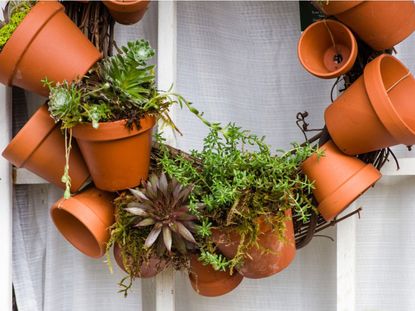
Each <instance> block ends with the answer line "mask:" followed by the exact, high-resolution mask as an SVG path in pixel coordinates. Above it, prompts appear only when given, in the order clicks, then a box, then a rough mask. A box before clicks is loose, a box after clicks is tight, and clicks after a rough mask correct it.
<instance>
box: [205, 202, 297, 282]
mask: <svg viewBox="0 0 415 311" xmlns="http://www.w3.org/2000/svg"><path fill="white" fill-rule="evenodd" d="M285 215H286V216H287V217H288V218H289V219H288V220H287V221H286V222H285V226H286V231H285V236H284V237H280V236H279V235H278V233H276V232H273V231H272V228H271V226H270V225H269V224H266V223H265V221H264V220H263V219H259V220H258V221H259V224H260V234H259V236H258V241H257V242H258V244H259V245H260V248H258V247H256V246H252V247H251V248H250V249H249V250H248V252H247V256H246V257H245V258H244V263H243V266H242V267H241V268H238V271H239V273H240V274H242V275H243V276H244V277H247V278H251V279H259V278H265V277H268V276H271V275H273V274H276V273H278V272H280V271H282V270H283V269H285V268H286V267H288V265H289V264H290V263H291V262H292V261H293V259H294V257H295V252H296V249H295V241H294V228H293V222H292V217H291V210H288V211H286V214H285ZM212 233H213V240H214V241H215V243H216V245H217V247H218V249H219V250H220V251H221V252H222V253H223V255H225V256H226V257H228V258H233V257H234V256H235V255H236V252H237V249H238V246H239V243H240V235H239V233H237V232H236V231H235V230H229V231H227V232H225V231H218V230H214V231H213V232H212Z"/></svg>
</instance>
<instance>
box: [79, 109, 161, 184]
mask: <svg viewBox="0 0 415 311" xmlns="http://www.w3.org/2000/svg"><path fill="white" fill-rule="evenodd" d="M125 124H126V120H121V121H115V122H105V123H100V124H99V128H97V129H95V128H93V127H92V125H91V124H81V125H78V126H75V127H74V128H73V136H74V137H75V138H76V141H77V142H78V145H79V148H80V149H81V153H82V155H83V156H84V159H85V162H86V164H87V166H88V169H89V171H90V173H91V176H92V179H93V181H94V183H95V186H96V187H97V188H98V189H101V190H106V191H118V190H122V189H127V188H133V187H135V186H137V185H139V184H140V182H141V181H142V180H145V179H147V177H148V170H149V166H150V151H151V130H152V128H153V126H154V124H155V118H154V117H145V118H143V119H141V123H140V124H141V128H140V129H139V130H138V129H137V128H135V127H134V128H133V129H131V130H129V129H128V128H127V127H126V126H125Z"/></svg>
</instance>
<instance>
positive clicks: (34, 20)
mask: <svg viewBox="0 0 415 311" xmlns="http://www.w3.org/2000/svg"><path fill="white" fill-rule="evenodd" d="M61 11H64V7H63V5H61V4H60V3H59V2H58V1H39V2H37V3H36V4H35V5H34V6H33V7H32V8H31V10H30V12H29V13H28V14H27V15H26V16H25V18H24V19H23V20H22V22H21V23H20V25H19V26H18V27H17V28H16V29H15V31H14V32H13V34H12V36H11V37H10V39H9V40H8V41H7V43H6V45H5V46H4V47H3V49H2V51H1V53H0V81H1V82H2V83H4V84H6V85H11V84H12V81H13V78H14V75H15V72H16V70H17V67H18V66H19V63H20V60H21V59H22V57H23V55H24V54H25V53H26V51H27V48H28V46H29V45H30V44H31V43H32V42H33V41H34V40H36V36H37V35H38V34H39V32H40V31H41V30H42V29H43V27H44V26H45V25H46V24H47V23H48V22H49V20H50V19H52V18H53V17H54V16H55V15H56V14H58V13H59V12H61ZM22 42H23V43H22Z"/></svg>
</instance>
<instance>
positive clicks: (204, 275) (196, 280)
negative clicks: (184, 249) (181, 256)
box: [189, 256, 243, 297]
mask: <svg viewBox="0 0 415 311" xmlns="http://www.w3.org/2000/svg"><path fill="white" fill-rule="evenodd" d="M242 279H243V276H242V275H241V274H239V273H238V272H237V271H234V272H233V274H232V275H230V274H229V271H216V270H215V269H213V268H212V266H211V265H206V266H205V265H204V264H202V263H201V262H200V261H199V260H198V259H197V256H192V257H191V258H190V271H189V280H190V284H191V285H192V287H193V289H194V290H195V292H197V293H198V294H199V295H202V296H206V297H216V296H222V295H225V294H227V293H229V292H231V291H232V290H234V289H235V288H236V287H237V286H238V285H239V284H240V283H241V282H242Z"/></svg>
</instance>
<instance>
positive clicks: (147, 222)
mask: <svg viewBox="0 0 415 311" xmlns="http://www.w3.org/2000/svg"><path fill="white" fill-rule="evenodd" d="M155 223H156V221H155V220H154V219H153V218H145V219H143V220H142V221H140V222H139V223H138V224H136V225H135V226H136V227H147V226H151V225H154V224H155Z"/></svg>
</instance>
